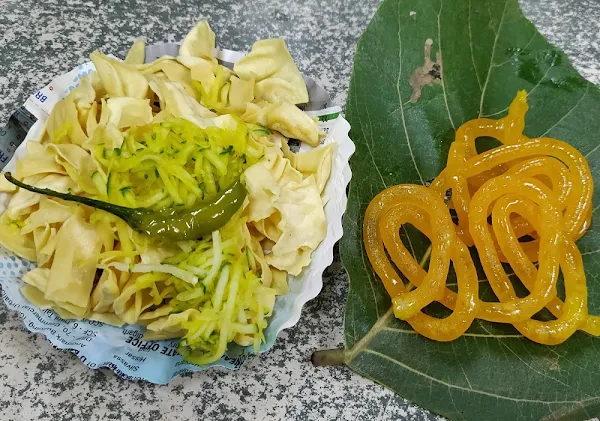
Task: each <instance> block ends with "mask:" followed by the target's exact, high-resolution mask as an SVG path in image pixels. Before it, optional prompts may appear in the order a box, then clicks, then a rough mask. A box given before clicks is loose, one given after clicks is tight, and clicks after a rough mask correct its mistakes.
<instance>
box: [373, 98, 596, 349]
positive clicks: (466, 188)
mask: <svg viewBox="0 0 600 421" xmlns="http://www.w3.org/2000/svg"><path fill="white" fill-rule="evenodd" d="M527 109H528V106H527V95H526V93H525V92H524V91H520V92H518V94H517V96H516V98H515V99H514V100H513V102H512V104H511V105H510V107H509V112H508V115H507V116H506V117H504V118H502V119H498V120H492V119H487V118H477V119H474V120H471V121H468V122H467V123H465V124H463V125H462V126H461V127H460V128H459V129H458V130H457V132H456V138H455V141H454V142H453V143H452V145H451V147H450V151H449V154H448V162H447V166H446V168H445V169H444V170H443V171H442V172H441V173H440V175H439V176H438V177H437V178H436V179H435V180H434V181H433V183H432V184H431V186H429V187H425V186H420V185H412V184H401V185H397V186H393V187H390V188H387V189H386V190H384V191H382V192H381V193H379V194H378V195H377V196H375V198H374V199H373V200H372V201H371V203H370V204H369V206H368V208H367V211H366V213H365V218H364V230H363V235H364V244H365V249H366V252H367V255H368V257H369V260H370V262H371V265H372V266H373V268H374V270H375V272H376V273H377V275H378V276H379V278H380V279H381V280H382V282H383V284H384V286H385V288H386V290H387V292H388V294H389V295H390V297H391V298H392V305H393V311H394V315H395V316H396V317H397V318H399V319H402V320H406V321H407V322H408V323H410V325H411V326H412V327H413V328H414V329H415V330H416V331H417V332H419V333H421V334H422V335H424V336H426V337H428V338H431V339H434V340H438V341H451V340H454V339H456V338H458V337H459V336H461V335H462V334H463V333H464V332H465V331H466V330H467V329H468V328H469V326H470V325H471V323H472V322H473V320H474V319H475V318H480V319H483V320H488V321H492V322H500V323H511V324H513V325H514V326H515V328H516V329H517V330H518V331H519V332H521V333H522V334H523V335H524V336H526V337H527V338H529V339H531V340H533V341H536V342H539V343H543V344H547V345H553V344H558V343H561V342H563V341H565V340H566V339H568V338H569V337H570V336H571V335H572V334H573V333H574V332H575V331H576V330H578V329H580V330H583V331H585V332H587V333H590V334H592V335H596V336H598V335H600V317H598V316H590V315H588V311H587V289H586V278H585V272H584V269H583V262H582V258H581V253H580V252H579V249H578V248H577V246H576V244H575V242H576V241H577V240H578V239H579V238H580V237H581V236H582V235H583V234H584V233H585V231H586V229H587V228H588V227H589V225H590V220H591V214H592V211H591V207H592V206H591V205H592V191H593V180H592V175H591V173H590V169H589V166H588V164H587V161H586V160H585V158H584V157H583V155H582V154H581V153H580V152H579V151H577V150H576V149H575V148H573V147H572V146H570V145H569V144H567V143H565V142H562V141H560V140H556V139H551V138H545V137H543V138H535V139H532V138H528V137H527V136H525V135H524V134H523V129H524V127H525V113H526V112H527ZM480 137H492V138H495V139H497V140H498V141H500V143H501V144H502V145H501V146H499V147H496V148H493V149H490V150H488V151H486V152H484V153H481V154H480V153H478V152H477V150H476V145H475V141H476V139H477V138H480ZM448 191H450V192H451V193H450V200H449V201H448V205H447V204H446V200H445V199H446V196H447V192H448ZM449 208H453V209H454V211H455V213H456V215H457V217H458V221H457V223H456V224H455V223H454V222H453V221H452V217H451V213H450V209H449ZM490 221H491V224H490ZM404 224H410V225H412V226H414V227H415V228H416V229H418V230H419V231H421V232H422V233H423V234H424V235H425V236H427V237H428V238H429V240H430V241H431V254H430V257H429V258H430V260H429V267H428V269H427V271H425V269H424V268H423V267H422V263H423V262H417V260H416V258H415V256H412V255H411V253H410V252H409V251H408V250H407V249H406V247H405V246H404V244H403V242H402V239H401V237H400V228H401V226H402V225H404ZM473 246H474V247H475V249H476V250H477V253H478V255H479V260H480V262H481V266H482V267H483V270H484V272H485V275H486V278H487V281H488V282H489V284H490V286H491V288H492V291H493V292H494V294H495V295H496V297H497V298H498V302H487V301H481V300H480V299H479V293H478V287H479V281H478V279H477V272H476V270H475V264H474V262H473V259H472V256H471V252H470V251H469V247H473ZM388 256H389V257H388ZM390 260H391V261H390ZM450 263H452V265H453V268H454V271H455V272H456V278H457V286H458V292H454V291H452V290H451V289H449V288H448V287H447V286H446V279H447V277H448V272H449V268H450ZM503 263H508V264H509V265H510V266H511V268H512V270H513V271H514V274H515V275H516V276H517V277H518V278H519V280H520V281H521V283H522V284H523V285H524V286H525V287H526V288H527V289H528V290H529V295H527V296H526V297H522V298H521V297H519V296H518V295H517V294H516V292H515V289H514V286H513V284H512V281H511V279H510V277H509V275H508V274H507V273H506V271H505V269H504V266H503ZM536 263H537V264H536ZM396 268H397V269H398V270H399V271H400V272H401V273H402V275H404V277H405V278H406V279H407V280H408V281H409V282H410V284H411V285H412V286H414V287H416V288H414V289H413V288H412V287H409V286H406V285H405V283H404V282H403V280H402V278H401V277H400V274H399V273H398V271H397V270H396ZM560 271H562V274H563V279H564V287H565V301H564V302H563V301H562V300H561V299H559V298H558V297H557V287H556V284H557V280H558V278H559V272H560ZM434 301H438V302H440V303H442V304H443V305H444V306H446V307H448V308H449V309H451V310H453V311H452V314H451V315H450V316H448V317H445V318H436V317H432V316H429V315H427V314H425V313H424V312H423V311H422V310H423V308H424V307H426V306H428V305H429V304H431V303H432V302H434ZM543 308H547V309H548V310H549V311H550V312H551V313H552V314H553V315H554V316H555V318H556V319H555V320H550V321H540V320H535V319H532V317H533V316H534V315H535V314H536V313H538V312H539V311H540V310H542V309H543Z"/></svg>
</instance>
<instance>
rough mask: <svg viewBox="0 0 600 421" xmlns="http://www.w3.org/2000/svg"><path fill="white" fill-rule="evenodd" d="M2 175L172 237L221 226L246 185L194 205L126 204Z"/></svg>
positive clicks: (187, 236) (236, 185)
mask: <svg viewBox="0 0 600 421" xmlns="http://www.w3.org/2000/svg"><path fill="white" fill-rule="evenodd" d="M4 176H5V177H6V179H7V180H8V181H9V182H11V183H12V184H14V185H16V186H18V187H20V188H23V189H25V190H29V191H31V192H34V193H39V194H44V195H47V196H52V197H57V198H59V199H63V200H68V201H71V202H78V203H82V204H84V205H88V206H91V207H94V208H97V209H101V210H103V211H106V212H108V213H111V214H113V215H115V216H118V217H119V218H121V219H123V220H124V221H125V222H126V223H127V224H128V225H129V226H130V227H131V228H132V229H134V230H135V231H137V232H140V233H142V234H147V235H149V236H152V237H160V238H166V239H169V240H174V241H180V240H195V239H198V238H200V237H202V236H203V235H206V234H208V233H211V232H212V231H214V230H217V229H219V228H221V227H222V226H223V225H225V224H226V223H227V221H229V220H230V219H231V217H232V216H233V215H234V214H235V213H236V212H237V210H238V209H239V208H240V207H241V206H242V203H243V202H244V199H245V197H246V188H245V187H244V185H243V184H242V183H241V182H240V181H236V182H235V183H233V184H232V185H231V186H230V187H229V188H228V189H226V190H225V191H224V192H223V194H221V195H220V196H219V197H217V198H216V199H215V200H214V201H212V202H210V203H203V204H201V205H200V206H198V207H196V208H192V209H171V208H166V209H158V210H154V209H148V208H128V207H125V206H119V205H114V204H112V203H108V202H103V201H101V200H95V199H90V198H89V197H83V196H76V195H72V194H66V193H59V192H57V191H54V190H50V189H42V188H38V187H34V186H30V185H29V184H25V183H22V182H21V181H19V180H16V179H15V178H13V176H12V175H11V173H9V172H7V173H4Z"/></svg>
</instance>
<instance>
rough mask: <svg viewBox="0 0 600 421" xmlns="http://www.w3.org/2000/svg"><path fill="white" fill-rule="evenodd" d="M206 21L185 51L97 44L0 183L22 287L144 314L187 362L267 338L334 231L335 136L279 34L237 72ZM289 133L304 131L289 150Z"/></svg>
mask: <svg viewBox="0 0 600 421" xmlns="http://www.w3.org/2000/svg"><path fill="white" fill-rule="evenodd" d="M214 51H215V34H214V33H213V32H212V30H211V29H210V27H209V25H208V23H207V22H206V21H201V22H200V23H198V24H197V25H196V26H195V27H194V28H193V29H192V31H191V32H190V33H189V34H188V35H187V36H186V37H185V39H184V40H183V42H182V43H181V46H180V49H179V55H178V56H177V57H170V56H164V57H160V58H158V59H156V60H155V61H153V62H150V63H144V59H145V44H144V42H143V41H141V40H137V41H135V42H134V44H133V46H132V48H131V50H130V51H129V53H128V54H127V56H126V58H125V60H123V61H121V60H118V59H116V58H113V57H110V56H107V55H104V54H102V53H100V52H94V53H92V54H91V59H92V62H93V64H94V66H95V71H93V72H91V73H90V74H89V75H88V76H86V77H84V78H83V79H82V80H81V83H80V85H79V86H78V87H76V88H75V89H73V90H71V91H70V92H69V94H68V95H67V96H66V98H64V99H63V100H61V101H60V102H58V103H57V104H56V106H55V107H54V109H53V110H52V113H51V115H50V116H49V118H48V120H47V121H46V123H45V128H44V131H43V133H42V135H41V136H40V138H39V139H32V140H30V141H29V142H28V143H27V145H26V146H27V153H26V154H25V155H24V156H23V157H22V159H19V160H18V161H17V162H16V166H15V169H14V171H13V172H12V173H6V174H3V176H2V177H1V180H0V189H1V190H2V191H5V192H8V193H11V194H12V196H11V198H10V202H9V203H8V206H7V208H6V210H5V211H4V213H2V215H1V216H0V244H1V245H3V246H4V247H6V248H8V249H9V250H11V251H12V252H14V253H15V254H17V255H19V256H21V257H22V258H25V259H28V260H32V261H35V262H36V263H37V268H35V269H33V270H32V271H30V272H29V273H27V274H25V275H24V277H23V281H24V282H25V283H26V285H25V286H24V287H23V288H22V290H21V291H22V293H23V295H24V296H25V297H26V298H27V299H28V300H29V301H31V302H32V303H33V304H35V305H37V306H39V307H40V308H49V309H53V310H55V311H56V312H57V313H58V314H59V315H60V316H61V317H63V318H66V319H81V318H87V319H91V320H97V321H101V322H105V323H110V324H113V325H123V324H125V323H129V324H135V323H139V324H142V325H144V326H146V328H147V331H146V338H147V339H166V338H181V340H180V345H179V348H178V351H179V352H180V353H181V354H182V355H183V356H184V358H185V359H186V360H187V361H190V362H193V363H197V364H207V363H210V362H213V361H216V360H218V359H219V358H221V357H222V356H223V355H224V353H225V352H226V350H227V347H228V346H229V344H230V343H231V342H235V343H237V344H239V345H242V346H253V347H254V349H255V350H258V349H259V347H260V345H261V343H262V342H263V341H264V335H263V331H264V329H265V327H266V326H267V324H268V318H269V316H270V315H271V314H272V312H273V309H274V305H275V300H276V296H277V295H281V294H285V293H287V291H288V285H287V278H288V274H289V275H298V274H300V273H301V271H302V270H303V269H304V268H305V267H306V266H308V265H309V264H310V261H311V253H312V252H313V251H314V250H315V249H316V248H317V247H318V245H319V244H320V243H321V241H322V240H323V239H324V238H325V235H326V231H327V221H326V218H325V212H324V209H323V208H324V204H325V203H326V201H327V199H326V197H325V196H324V193H323V192H324V188H325V185H326V183H327V181H328V179H329V175H330V172H331V166H332V157H333V154H334V153H335V146H334V145H333V144H329V145H326V146H322V145H320V143H321V142H320V141H321V139H322V138H323V136H324V135H323V133H321V132H320V130H319V127H318V125H317V121H316V120H315V119H314V118H311V117H309V116H308V115H307V114H305V113H304V112H303V111H301V110H300V109H299V108H298V107H297V104H302V103H305V102H307V101H308V92H307V90H306V85H305V83H304V80H303V78H302V75H301V74H300V72H299V71H298V68H297V67H296V65H295V64H294V62H293V60H292V57H291V56H290V54H289V52H288V51H287V49H286V47H285V43H284V42H283V40H280V39H276V40H264V41H258V42H257V43H256V44H255V45H254V47H253V48H252V51H251V52H250V53H249V54H248V55H247V56H246V57H245V58H243V59H241V60H240V61H239V62H238V63H237V64H236V65H235V66H234V68H233V69H229V68H227V67H224V66H223V65H221V64H219V62H218V60H217V59H216V57H215V56H214ZM289 138H293V139H296V140H300V141H302V142H304V143H305V144H306V146H305V147H303V150H304V149H307V150H306V151H303V152H297V153H294V152H292V151H291V150H290V147H289V146H288V140H289Z"/></svg>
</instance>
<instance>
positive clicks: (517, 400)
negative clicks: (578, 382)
mask: <svg viewBox="0 0 600 421" xmlns="http://www.w3.org/2000/svg"><path fill="white" fill-rule="evenodd" d="M365 352H366V353H368V354H372V355H375V356H377V357H380V358H382V359H385V360H387V361H390V362H391V363H393V364H396V365H398V366H400V367H401V368H403V369H404V370H407V371H410V372H412V373H414V374H416V375H419V376H423V377H425V378H426V379H428V380H430V381H432V382H435V383H439V384H441V385H443V386H446V387H447V388H448V389H457V390H462V391H465V392H468V393H477V394H480V395H484V396H489V397H491V398H494V399H502V400H509V401H513V402H526V403H539V404H543V405H548V404H565V403H572V404H583V403H584V402H590V401H597V400H600V396H593V397H589V398H586V399H582V400H562V401H559V400H555V401H545V400H541V399H525V398H513V397H511V396H505V395H500V394H497V393H492V392H486V391H484V390H478V389H469V388H466V387H463V386H458V385H456V384H452V383H448V382H446V381H444V380H441V379H438V378H437V377H433V376H430V375H429V374H427V373H423V372H422V371H419V370H417V369H414V368H412V367H410V366H408V365H406V364H404V363H402V362H400V361H398V360H396V359H394V358H392V357H390V356H389V355H386V354H383V353H381V352H377V351H374V350H372V349H366V350H365Z"/></svg>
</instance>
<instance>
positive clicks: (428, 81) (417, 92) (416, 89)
mask: <svg viewBox="0 0 600 421" xmlns="http://www.w3.org/2000/svg"><path fill="white" fill-rule="evenodd" d="M432 44H433V40H432V39H431V38H428V39H427V40H426V41H425V62H424V63H423V65H422V66H421V67H417V68H416V69H415V71H414V72H413V73H412V75H410V80H409V82H408V83H409V84H410V86H411V88H412V89H413V91H412V95H411V96H410V99H409V101H408V102H417V100H418V99H419V98H420V97H421V90H422V89H423V86H426V85H433V84H436V85H439V84H440V83H442V77H443V76H442V55H441V54H440V52H439V51H438V52H437V53H435V61H432V60H431V46H432Z"/></svg>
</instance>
